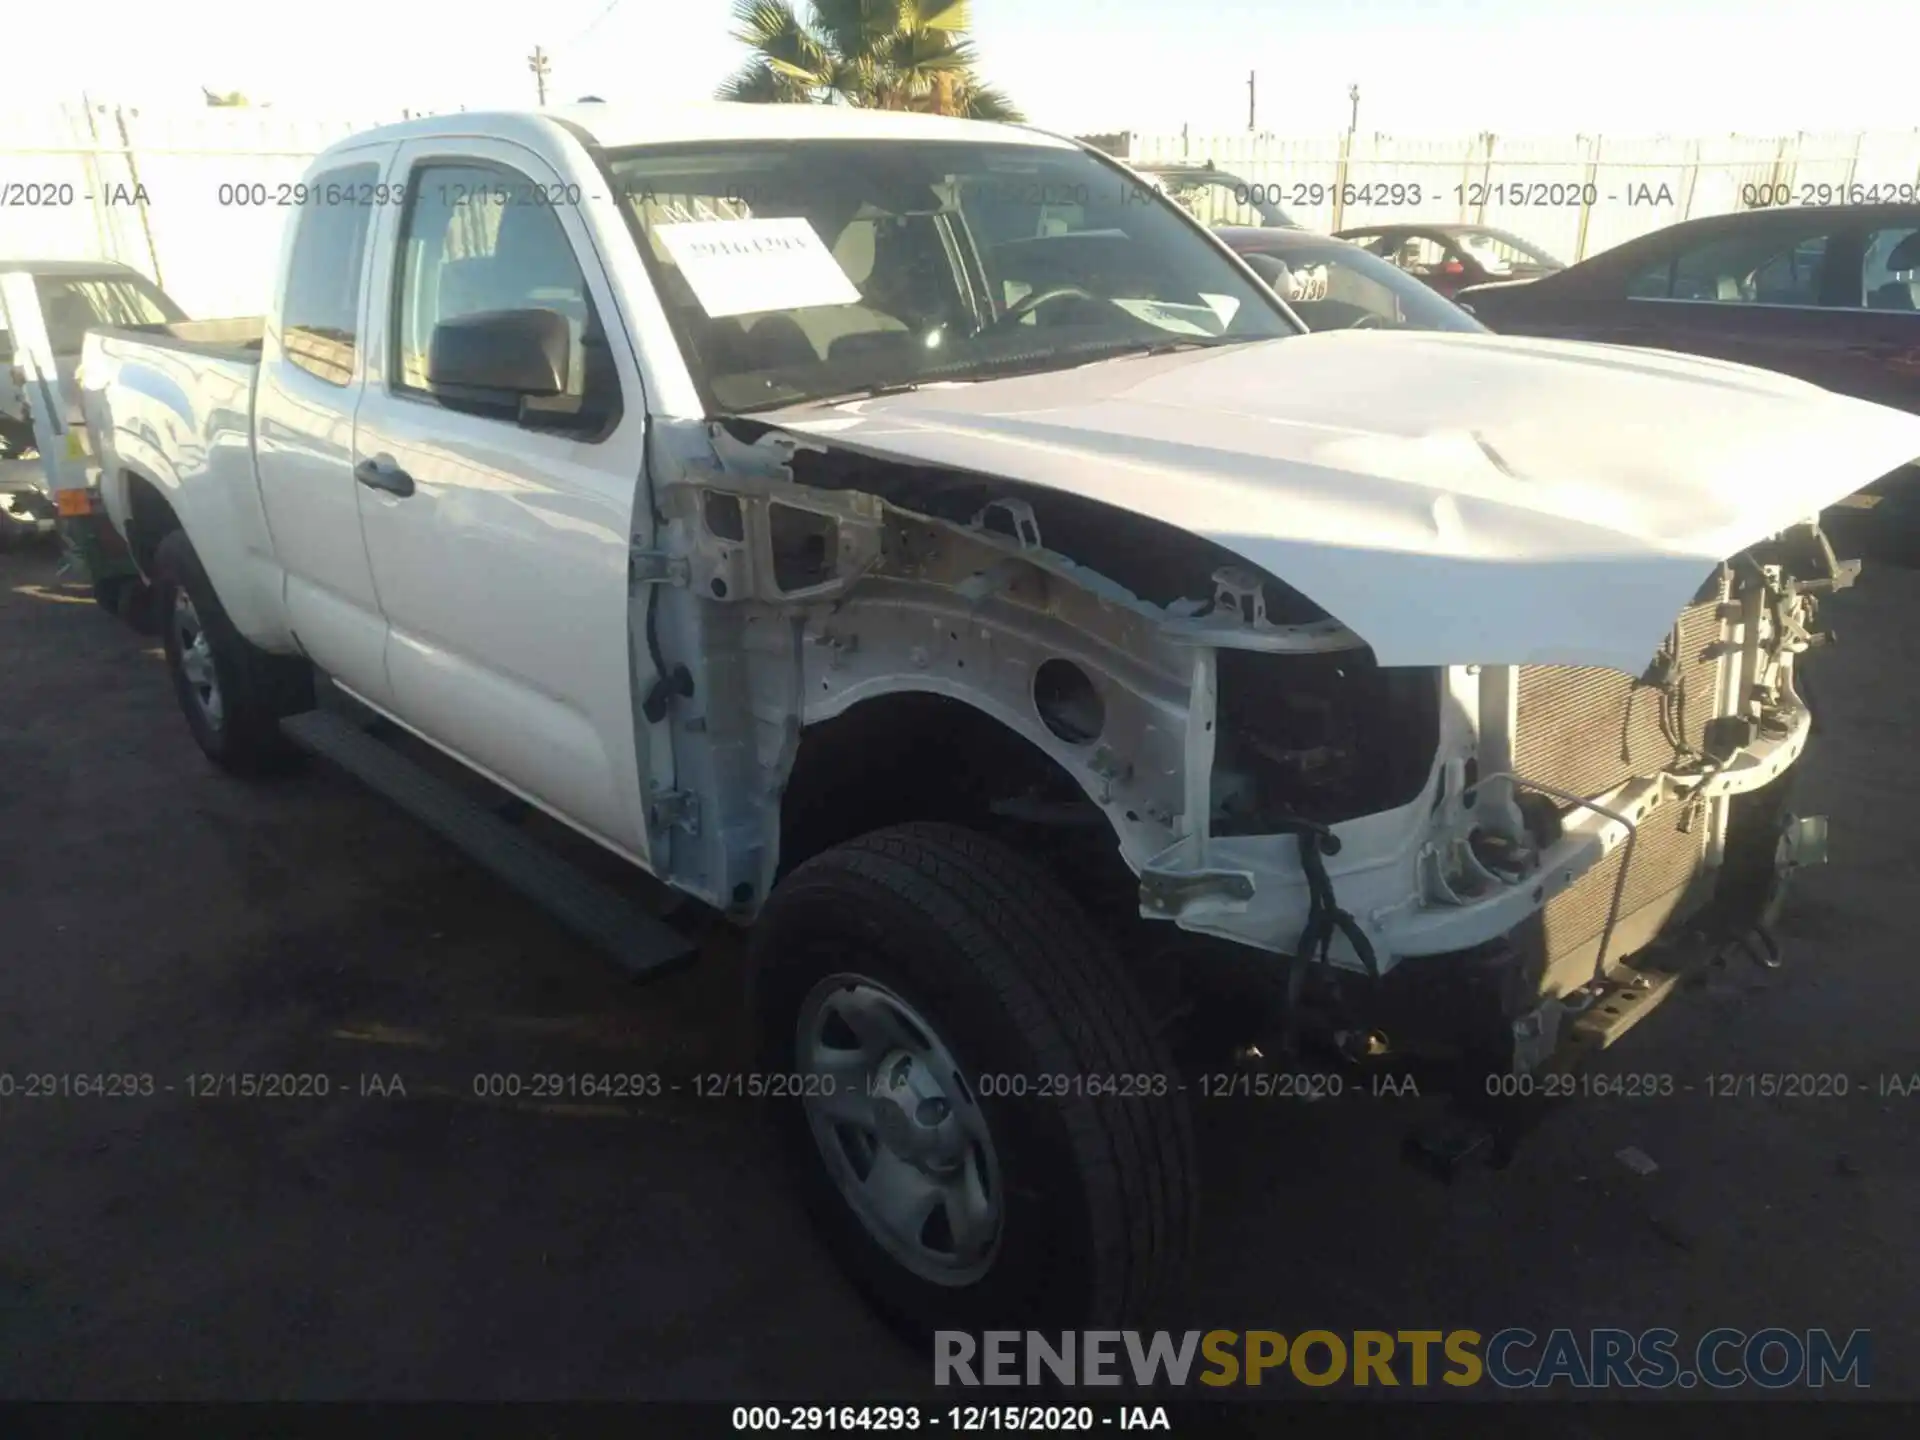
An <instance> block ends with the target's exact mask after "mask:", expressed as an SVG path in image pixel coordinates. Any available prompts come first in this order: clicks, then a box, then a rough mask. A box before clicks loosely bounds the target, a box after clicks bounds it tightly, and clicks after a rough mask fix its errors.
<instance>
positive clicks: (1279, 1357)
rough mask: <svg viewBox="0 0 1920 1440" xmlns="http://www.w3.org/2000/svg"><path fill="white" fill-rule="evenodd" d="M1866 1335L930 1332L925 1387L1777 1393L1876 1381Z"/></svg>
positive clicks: (1820, 1332)
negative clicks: (929, 1375)
mask: <svg viewBox="0 0 1920 1440" xmlns="http://www.w3.org/2000/svg"><path fill="white" fill-rule="evenodd" d="M1869 1342H1870V1337H1869V1335H1868V1332H1867V1331H1865V1330H1853V1331H1850V1332H1848V1333H1847V1335H1846V1336H1845V1338H1844V1339H1840V1338H1836V1337H1835V1336H1834V1335H1833V1334H1832V1333H1831V1332H1829V1331H1826V1330H1786V1329H1781V1328H1778V1327H1770V1328H1766V1329H1761V1330H1754V1331H1746V1330H1734V1329H1727V1328H1722V1329H1715V1330H1709V1331H1707V1332H1706V1333H1705V1334H1703V1335H1701V1336H1700V1337H1699V1338H1698V1339H1696V1340H1694V1341H1692V1342H1691V1343H1688V1342H1686V1341H1684V1340H1683V1339H1682V1338H1681V1336H1680V1333H1679V1332H1678V1331H1677V1330H1665V1329H1654V1330H1640V1331H1633V1330H1611V1329H1598V1330H1587V1331H1576V1330H1550V1331H1548V1332H1547V1333H1546V1334H1545V1335H1538V1334H1536V1333H1535V1332H1533V1331H1531V1330H1524V1329H1519V1328H1513V1329H1506V1330H1496V1331H1494V1332H1493V1333H1492V1334H1490V1335H1483V1334H1482V1333H1481V1332H1480V1331H1478V1330H1354V1331H1333V1330H1303V1331H1300V1332H1299V1333H1298V1334H1294V1335H1286V1334H1283V1333H1281V1332H1280V1331H1278V1330H1248V1331H1244V1332H1242V1331H1238V1330H1206V1331H1201V1330H1187V1331H1184V1332H1180V1333H1177V1334H1176V1333H1175V1332H1172V1331H1168V1330H1150V1331H1149V1330H1082V1331H1064V1332H1061V1333H1058V1334H1054V1335H1047V1334H1042V1333H1041V1332H1039V1331H1037V1330H1025V1331H1022V1330H988V1331H985V1332H983V1333H982V1334H980V1335H977V1336H976V1335H974V1334H972V1333H971V1332H968V1331H964V1330H941V1331H937V1332H936V1333H935V1335H934V1339H933V1383H934V1384H936V1385H962V1386H979V1385H987V1386H1022V1385H1048V1384H1051V1385H1073V1386H1080V1385H1089V1386H1118V1385H1134V1386H1138V1387H1140V1388H1142V1389H1146V1388H1149V1387H1152V1386H1156V1385H1171V1386H1192V1385H1206V1386H1213V1387H1222V1386H1258V1385H1262V1384H1271V1383H1278V1384H1281V1385H1288V1384H1294V1385H1307V1386H1314V1387H1324V1386H1329V1385H1349V1386H1363V1387H1383V1388H1384V1387H1405V1388H1409V1389H1420V1388H1421V1387H1424V1386H1432V1385H1447V1386H1453V1387H1456V1388H1457V1387H1465V1386H1472V1385H1493V1386H1496V1387H1497V1388H1499V1389H1502V1390H1540V1389H1547V1388H1549V1387H1551V1386H1555V1385H1564V1386H1567V1387H1568V1388H1571V1389H1577V1390H1665V1389H1680V1390H1692V1389H1695V1388H1697V1387H1700V1386H1705V1387H1708V1388H1709V1389H1714V1390H1734V1389H1738V1388H1740V1387H1741V1386H1747V1385H1751V1386H1757V1387H1759V1388H1760V1389H1763V1390H1784V1389H1788V1388H1791V1387H1793V1386H1805V1387H1807V1388H1810V1389H1822V1388H1825V1387H1827V1386H1831V1385H1851V1386H1854V1387H1856V1388H1858V1389H1862V1390H1864V1389H1866V1388H1868V1386H1869V1385H1870V1384H1871V1373H1870V1372H1871V1361H1872V1347H1871V1345H1870V1343H1869Z"/></svg>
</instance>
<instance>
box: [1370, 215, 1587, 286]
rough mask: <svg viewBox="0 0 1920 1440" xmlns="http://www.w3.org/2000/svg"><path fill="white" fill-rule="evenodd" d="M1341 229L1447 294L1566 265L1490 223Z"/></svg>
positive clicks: (1534, 275) (1529, 276)
mask: <svg viewBox="0 0 1920 1440" xmlns="http://www.w3.org/2000/svg"><path fill="white" fill-rule="evenodd" d="M1336 234H1337V235H1338V237H1339V238H1340V239H1342V240H1351V241H1352V242H1353V243H1354V244H1356V245H1363V246H1365V247H1366V248H1367V249H1368V250H1371V251H1372V252H1373V253H1374V254H1375V255H1378V256H1379V257H1380V258H1381V259H1383V260H1386V261H1388V262H1390V263H1391V264H1393V265H1396V266H1398V267H1399V268H1400V269H1402V270H1404V271H1406V272H1407V273H1408V274H1409V275H1413V276H1416V277H1417V278H1418V279H1419V280H1421V281H1422V282H1423V283H1424V284H1427V285H1431V286H1432V287H1433V288H1434V289H1435V290H1438V291H1439V292H1440V293H1441V294H1442V295H1453V294H1455V293H1457V292H1458V291H1460V290H1463V289H1465V288H1466V287H1467V286H1469V285H1483V284H1485V283H1487V282H1488V281H1490V280H1537V279H1539V278H1540V277H1541V276H1542V275H1552V274H1554V273H1556V272H1558V271H1561V270H1564V269H1566V268H1567V267H1566V262H1564V261H1562V260H1558V259H1555V258H1554V257H1553V256H1552V255H1549V254H1548V253H1547V252H1546V251H1544V250H1542V249H1541V248H1540V247H1539V246H1538V245H1535V244H1534V243H1533V242H1532V241H1530V240H1522V239H1521V238H1520V237H1519V236H1518V235H1516V234H1514V233H1513V232H1512V231H1511V230H1499V229H1496V228H1494V227H1493V226H1491V225H1362V226H1357V227H1355V228H1353V229H1349V230H1341V231H1337V232H1336Z"/></svg>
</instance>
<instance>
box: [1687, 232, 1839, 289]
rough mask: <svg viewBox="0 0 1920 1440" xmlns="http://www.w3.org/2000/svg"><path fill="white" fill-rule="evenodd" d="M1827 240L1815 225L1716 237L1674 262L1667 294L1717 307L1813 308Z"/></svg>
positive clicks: (1826, 236) (1824, 263)
mask: <svg viewBox="0 0 1920 1440" xmlns="http://www.w3.org/2000/svg"><path fill="white" fill-rule="evenodd" d="M1827 241H1828V231H1827V228H1826V226H1825V225H1824V224H1821V223H1819V222H1815V223H1813V224H1810V225H1809V226H1808V227H1807V228H1805V229H1800V230H1795V229H1789V228H1785V227H1782V226H1776V225H1769V226H1768V227H1766V229H1765V231H1764V232H1762V233H1758V234H1756V233H1754V232H1752V231H1743V232H1740V233H1736V234H1732V235H1725V234H1723V235H1719V236H1716V237H1715V238H1714V239H1712V240H1707V241H1704V242H1702V243H1700V244H1697V245H1693V246H1691V247H1689V248H1687V249H1684V250H1682V251H1681V252H1680V253H1679V255H1678V256H1677V257H1676V258H1675V260H1674V262H1673V288H1672V291H1671V296H1672V298H1673V299H1675V300H1692V301H1696V302H1698V301H1706V302H1708V303H1712V304H1720V305H1818V304H1819V303H1820V282H1821V277H1822V275H1823V274H1824V271H1825V266H1826V254H1827Z"/></svg>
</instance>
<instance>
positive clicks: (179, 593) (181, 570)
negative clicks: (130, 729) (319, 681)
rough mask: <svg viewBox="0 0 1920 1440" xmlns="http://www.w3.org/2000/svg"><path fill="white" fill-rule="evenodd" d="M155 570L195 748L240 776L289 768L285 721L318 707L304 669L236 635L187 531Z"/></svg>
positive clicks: (164, 543) (159, 608) (164, 546)
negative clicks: (282, 724)
mask: <svg viewBox="0 0 1920 1440" xmlns="http://www.w3.org/2000/svg"><path fill="white" fill-rule="evenodd" d="M153 569H154V587H153V609H154V613H155V615H156V617H157V618H158V620H159V623H160V634H161V642H162V645H163V647H164V649H165V651H166V657H167V671H168V674H169V675H170V676H171V677H172V679H173V689H174V694H175V696H176V697H177V698H178V699H179V702H180V709H181V713H182V714H184V715H185V716H186V719H187V728H188V729H189V730H191V731H192V732H193V738H194V741H195V743H197V744H198V745H199V746H200V749H201V750H202V751H203V752H204V753H205V754H206V756H207V758H208V759H210V760H212V761H213V762H214V763H215V764H216V765H219V766H220V767H221V768H222V769H226V770H231V771H233V772H235V773H236V774H249V775H251V774H261V773H265V772H268V771H273V770H277V769H281V768H284V767H285V766H286V765H287V764H288V763H289V762H290V761H291V760H292V759H293V758H294V757H295V756H296V755H297V753H298V752H297V751H295V750H294V748H293V747H292V746H291V745H290V744H289V743H288V742H287V740H286V737H285V736H284V735H282V734H281V732H280V719H281V717H282V716H285V715H291V714H293V713H295V712H296V711H299V710H305V709H310V708H311V707H312V705H313V682H312V676H311V671H310V670H309V669H308V667H307V665H306V663H305V662H304V661H300V660H296V659H293V658H292V657H288V656H280V655H270V654H268V653H267V652H265V651H263V650H261V649H259V648H258V647H257V646H255V645H253V644H251V643H249V642H248V641H247V639H246V638H245V637H244V636H243V635H241V634H240V632H239V631H238V630H236V629H234V627H233V622H232V621H231V620H229V619H228V618H227V612H226V611H225V610H224V609H223V608H221V605H220V598H219V596H217V595H215V594H214V592H213V586H212V585H211V584H210V583H209V582H208V580H207V574H206V571H205V570H204V569H203V568H202V567H201V565H200V557H199V556H198V555H196V554H195V553H194V549H193V546H192V544H191V543H190V542H189V541H188V539H187V537H186V534H185V532H183V531H179V530H175V531H174V532H172V533H171V534H169V535H167V536H166V537H165V538H164V539H162V540H161V542H160V544H159V547H158V549H156V550H155V552H154V563H153Z"/></svg>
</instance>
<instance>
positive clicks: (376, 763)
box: [280, 710, 695, 978]
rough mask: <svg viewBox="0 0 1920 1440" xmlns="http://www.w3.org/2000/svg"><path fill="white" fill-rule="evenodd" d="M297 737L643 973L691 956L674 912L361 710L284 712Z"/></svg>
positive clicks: (648, 974)
mask: <svg viewBox="0 0 1920 1440" xmlns="http://www.w3.org/2000/svg"><path fill="white" fill-rule="evenodd" d="M280 728H281V729H282V730H283V731H285V732H286V735H287V737H288V738H289V739H290V740H292V741H293V742H294V744H296V745H298V746H300V747H301V748H302V749H303V750H309V751H311V752H313V753H314V754H316V755H319V756H321V757H322V758H323V759H327V760H331V761H332V762H333V763H334V764H336V765H338V766H339V767H340V768H341V769H342V770H345V771H346V772H347V773H348V774H350V775H352V776H353V777H354V778H355V779H357V780H359V781H361V782H362V783H363V784H365V785H367V786H368V787H369V788H371V789H373V790H376V791H378V792H379V793H380V794H382V795H384V796H385V797H386V798H387V799H389V800H391V801H392V802H393V803H394V804H396V805H398V806H399V807H400V808H401V809H402V810H405V811H406V812H407V813H408V814H409V815H411V816H413V818H414V819H416V820H418V821H420V823H421V824H423V825H425V826H426V827H427V828H428V829H430V830H432V831H434V832H435V833H436V834H438V835H439V836H440V837H441V838H442V839H444V840H447V841H449V842H450V843H452V844H453V845H455V846H457V847H458V848H459V849H461V850H462V851H464V852H465V853H466V854H467V855H468V857H469V858H471V859H473V860H476V861H478V862H479V863H480V864H481V865H483V866H485V867H486V868H487V869H488V870H490V871H492V872H493V873H494V874H495V875H496V876H498V877H499V878H500V879H501V880H503V881H505V882H506V883H507V884H508V885H511V886H512V887H513V888H514V889H515V890H517V891H519V892H520V893H521V894H522V895H524V896H526V898H527V899H529V900H531V901H533V902H534V904H536V905H539V906H540V907H542V908H543V909H545V910H547V911H549V912H550V913H551V914H552V915H553V916H554V918H555V919H557V920H559V921H560V922H561V923H562V924H563V925H565V926H566V927H567V928H568V929H569V930H572V931H573V932H574V933H575V934H577V935H579V936H580V937H581V938H582V939H584V940H587V941H590V942H591V943H593V944H594V945H597V946H598V947H599V948H600V949H602V950H604V951H606V952H607V953H608V954H609V955H611V956H612V957H613V959H614V960H615V961H617V962H618V963H619V964H620V966H621V967H622V968H623V969H625V970H627V971H628V972H630V973H631V974H633V975H634V976H636V977H642V976H644V977H648V978H651V977H652V976H654V975H657V974H659V973H660V972H661V971H663V970H666V969H669V968H671V967H673V966H675V965H678V964H683V963H685V962H686V961H688V960H691V959H692V958H693V956H694V953H695V946H694V945H693V943H692V942H691V941H690V940H688V939H687V937H686V936H684V935H682V934H681V933H680V932H679V931H678V930H675V929H674V928H673V927H672V926H671V925H668V924H667V923H666V922H665V921H663V920H660V919H658V918H657V917H655V916H653V915H649V914H648V913H647V912H646V911H644V910H641V909H639V908H638V907H637V906H635V905H634V904H633V903H632V902H631V901H629V900H628V899H627V898H626V897H625V896H623V895H621V894H620V893H619V892H618V891H616V890H613V889H611V888H609V887H608V886H606V885H603V884H601V883H600V882H599V881H597V880H594V879H592V878H591V877H590V876H588V875H587V874H586V873H585V872H583V871H581V870H580V869H579V868H578V867H576V866H574V865H571V864H569V863H568V862H567V861H565V860H563V859H561V858H560V857H559V856H558V855H556V854H554V853H553V852H552V851H551V850H548V849H546V848H545V847H544V846H542V845H540V844H539V843H538V842H537V841H535V840H532V839H529V838H528V837H527V835H526V834H524V833H523V832H522V831H520V830H518V829H516V828H515V827H514V826H513V825H511V824H509V823H508V822H507V821H505V820H503V819H501V818H500V817H499V816H498V815H497V814H495V813H493V812H492V811H490V810H488V809H486V808H485V807H484V806H482V805H480V804H478V803H476V802H475V801H473V800H470V799H468V798H467V797H466V796H464V795H462V794H461V793H460V792H459V791H458V790H457V789H455V788H454V787H453V786H452V785H449V784H448V783H447V782H446V781H444V780H441V779H440V778H438V777H437V776H435V775H432V774H430V773H429V772H428V771H426V770H424V769H422V768H421V767H420V766H419V765H416V764H415V763H414V762H413V761H411V760H409V759H407V757H406V756H404V755H402V754H400V753H399V752H398V751H396V750H395V749H393V748H392V747H391V746H390V745H387V744H385V743H384V742H382V741H380V740H377V739H375V738H374V737H373V736H372V735H369V734H368V733H367V732H366V731H365V730H363V729H361V728H360V727H359V726H357V725H355V724H354V723H353V722H352V721H351V720H348V719H345V718H343V717H342V716H341V715H339V714H337V713H335V712H332V711H329V710H309V711H307V712H305V713H304V714H300V715H290V716H288V717H287V718H286V719H284V720H282V721H281V722H280Z"/></svg>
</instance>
